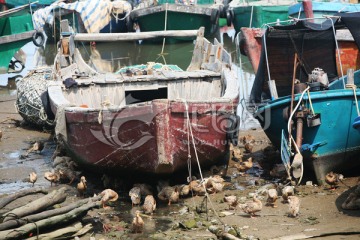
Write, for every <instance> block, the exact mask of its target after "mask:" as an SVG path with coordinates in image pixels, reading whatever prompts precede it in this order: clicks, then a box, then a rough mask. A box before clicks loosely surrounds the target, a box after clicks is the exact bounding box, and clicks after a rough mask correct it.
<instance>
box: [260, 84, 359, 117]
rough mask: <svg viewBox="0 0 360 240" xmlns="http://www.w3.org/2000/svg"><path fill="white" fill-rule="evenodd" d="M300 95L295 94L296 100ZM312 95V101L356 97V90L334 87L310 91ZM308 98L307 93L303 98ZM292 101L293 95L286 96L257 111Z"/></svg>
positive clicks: (357, 93) (357, 91)
mask: <svg viewBox="0 0 360 240" xmlns="http://www.w3.org/2000/svg"><path fill="white" fill-rule="evenodd" d="M300 95H301V93H298V94H295V96H294V101H298V100H299V98H300ZM356 96H357V97H358V98H360V89H357V90H356ZM310 97H311V101H314V100H322V99H329V98H331V100H333V99H334V98H347V97H354V91H353V90H352V89H333V90H323V91H315V92H310ZM308 99H309V98H308V96H306V95H304V96H303V100H308ZM290 101H291V96H284V97H281V98H278V99H276V100H273V101H269V102H267V103H265V104H266V105H264V106H261V107H259V108H258V110H257V111H256V112H257V113H260V112H263V111H264V110H266V109H269V108H275V107H280V106H282V105H284V104H287V103H289V102H290Z"/></svg>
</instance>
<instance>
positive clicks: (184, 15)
mask: <svg viewBox="0 0 360 240" xmlns="http://www.w3.org/2000/svg"><path fill="white" fill-rule="evenodd" d="M130 19H131V22H134V23H135V22H136V23H138V25H139V27H140V31H141V32H149V31H163V30H165V29H166V30H193V29H199V28H200V27H202V26H203V27H205V36H206V37H210V36H214V35H215V34H216V33H217V32H218V30H219V26H218V19H219V10H218V9H216V8H211V7H209V6H201V5H197V6H192V5H190V6H186V5H177V4H163V5H159V6H154V7H147V8H142V9H135V10H133V11H132V12H131V14H130ZM165 19H166V28H165ZM179 19H184V21H179ZM166 40H167V41H168V42H177V41H189V40H195V38H189V37H177V38H169V39H166ZM152 41H162V39H154V40H152Z"/></svg>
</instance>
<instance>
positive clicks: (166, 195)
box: [158, 186, 180, 206]
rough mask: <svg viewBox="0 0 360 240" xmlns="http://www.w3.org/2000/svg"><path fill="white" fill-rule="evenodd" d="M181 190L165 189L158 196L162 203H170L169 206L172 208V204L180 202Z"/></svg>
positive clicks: (168, 187) (174, 188)
mask: <svg viewBox="0 0 360 240" xmlns="http://www.w3.org/2000/svg"><path fill="white" fill-rule="evenodd" d="M179 196H180V192H179V188H178V187H177V186H175V187H170V186H167V187H164V188H163V189H162V190H161V191H160V192H159V194H158V198H159V199H160V200H162V201H168V205H169V206H170V205H171V203H177V202H178V201H179Z"/></svg>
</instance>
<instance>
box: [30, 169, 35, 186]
mask: <svg viewBox="0 0 360 240" xmlns="http://www.w3.org/2000/svg"><path fill="white" fill-rule="evenodd" d="M36 180H37V174H36V173H35V172H31V173H30V174H29V182H30V183H32V186H34V184H35V182H36Z"/></svg>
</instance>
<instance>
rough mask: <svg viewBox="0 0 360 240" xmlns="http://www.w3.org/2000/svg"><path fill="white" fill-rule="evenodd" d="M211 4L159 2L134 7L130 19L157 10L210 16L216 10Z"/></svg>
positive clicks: (157, 11)
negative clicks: (148, 5)
mask: <svg viewBox="0 0 360 240" xmlns="http://www.w3.org/2000/svg"><path fill="white" fill-rule="evenodd" d="M211 6H213V5H211V4H210V5H207V4H204V5H181V4H161V5H157V6H150V7H145V8H138V9H134V10H132V11H131V13H130V17H131V18H132V19H136V18H138V17H142V16H146V15H149V14H154V13H159V12H164V11H168V12H179V13H188V14H193V15H204V14H205V15H207V16H209V17H210V16H211V14H212V12H213V10H218V9H217V8H214V7H211Z"/></svg>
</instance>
